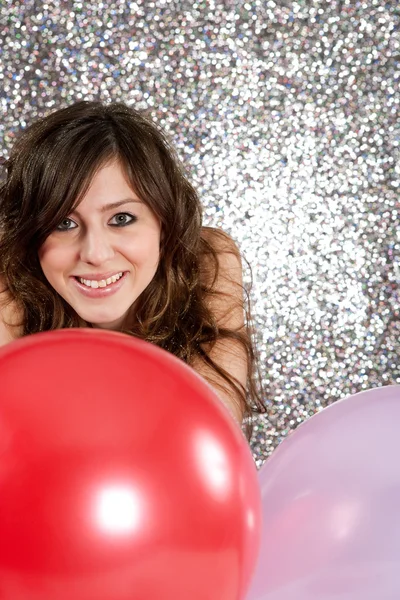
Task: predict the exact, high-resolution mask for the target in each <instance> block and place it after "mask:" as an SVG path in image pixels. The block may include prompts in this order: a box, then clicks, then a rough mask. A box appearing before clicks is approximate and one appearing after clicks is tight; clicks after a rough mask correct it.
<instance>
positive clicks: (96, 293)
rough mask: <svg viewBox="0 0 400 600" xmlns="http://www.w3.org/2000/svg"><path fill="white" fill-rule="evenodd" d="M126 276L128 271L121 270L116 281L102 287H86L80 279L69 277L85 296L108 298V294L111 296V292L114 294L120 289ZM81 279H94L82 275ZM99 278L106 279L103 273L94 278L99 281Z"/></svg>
mask: <svg viewBox="0 0 400 600" xmlns="http://www.w3.org/2000/svg"><path fill="white" fill-rule="evenodd" d="M117 272H118V273H121V271H117ZM113 274H116V273H115V272H114V273H111V275H113ZM111 275H108V277H111ZM127 276H128V271H125V272H123V275H122V277H121V278H120V279H118V281H115V282H114V283H110V285H107V286H106V287H104V288H100V287H99V288H91V287H88V286H87V285H84V284H83V283H80V281H78V280H77V279H76V276H74V277H71V279H72V282H73V284H74V285H75V287H76V289H77V290H78V292H80V293H81V294H82V295H83V296H86V297H87V298H108V296H112V295H113V294H116V293H117V292H118V290H120V289H121V287H122V286H123V285H124V283H125V280H126V278H127ZM97 277H98V276H97ZM83 279H94V277H84V278H83ZM101 279H107V277H104V275H102V276H101V278H96V280H97V281H100V280H101Z"/></svg>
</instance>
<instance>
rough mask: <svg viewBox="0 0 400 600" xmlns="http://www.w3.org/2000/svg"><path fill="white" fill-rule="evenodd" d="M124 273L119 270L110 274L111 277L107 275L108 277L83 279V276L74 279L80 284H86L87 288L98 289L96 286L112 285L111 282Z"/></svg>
mask: <svg viewBox="0 0 400 600" xmlns="http://www.w3.org/2000/svg"><path fill="white" fill-rule="evenodd" d="M123 275H124V272H123V271H121V272H120V273H116V274H115V275H112V276H111V277H108V279H100V280H97V279H84V278H83V277H75V279H76V280H77V281H79V283H80V284H81V285H84V286H86V287H87V288H92V289H95V290H96V289H98V288H105V287H108V286H110V285H112V284H113V283H116V282H117V281H118V280H119V279H121V277H122V276H123Z"/></svg>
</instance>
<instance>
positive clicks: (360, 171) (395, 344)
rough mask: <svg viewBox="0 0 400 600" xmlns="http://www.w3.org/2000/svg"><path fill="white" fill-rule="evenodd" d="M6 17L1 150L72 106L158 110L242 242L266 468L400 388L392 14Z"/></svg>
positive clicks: (262, 5)
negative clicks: (321, 424) (291, 442)
mask: <svg viewBox="0 0 400 600" xmlns="http://www.w3.org/2000/svg"><path fill="white" fill-rule="evenodd" d="M0 18H1V28H0V34H1V46H0V52H1V68H0V88H1V99H0V101H1V114H2V118H1V123H0V132H1V137H2V141H1V145H2V152H3V153H4V154H7V152H8V149H9V148H10V146H11V144H12V142H13V139H14V136H15V134H16V133H17V132H18V130H19V129H20V128H21V127H24V126H25V125H26V124H27V123H29V122H30V121H31V120H32V119H33V118H34V117H35V116H37V115H39V114H40V115H41V114H44V113H47V112H49V111H50V110H52V109H55V108H58V107H61V106H63V105H65V104H66V103H68V102H71V101H74V100H77V99H81V98H87V99H92V98H99V97H100V98H103V99H105V100H123V101H126V102H128V103H131V104H133V105H135V106H137V107H140V108H148V109H150V110H151V111H152V114H153V115H154V117H155V118H156V119H157V120H158V121H159V122H161V123H162V124H163V126H164V127H165V128H166V129H167V130H168V132H169V134H170V136H171V137H172V139H173V140H174V141H175V143H176V145H177V147H178V150H179V153H180V156H181V158H182V159H183V161H184V162H185V163H186V165H187V168H188V170H189V171H190V173H191V177H192V180H193V181H194V183H195V185H196V186H197V188H198V189H199V191H200V194H201V197H202V199H203V201H204V204H205V207H206V210H205V217H206V222H207V223H208V224H216V225H222V226H223V227H224V228H225V229H226V230H227V231H229V232H230V233H231V234H232V235H233V236H234V237H235V238H236V239H237V241H238V242H239V244H240V247H241V249H242V251H243V252H244V254H245V255H246V257H247V259H248V260H249V262H250V263H251V266H252V269H253V277H254V289H253V300H254V315H255V322H256V330H257V335H258V338H259V343H260V350H261V361H262V368H263V377H264V382H265V385H266V392H267V393H266V398H265V401H266V405H267V409H268V413H267V415H266V416H265V417H262V418H261V419H259V420H258V422H257V426H256V430H255V434H254V439H253V443H252V446H253V451H254V455H255V458H256V461H257V463H258V464H259V465H260V464H261V463H262V461H263V460H264V459H265V458H266V456H268V455H269V453H270V452H271V450H272V449H273V448H274V447H275V446H276V445H277V444H278V443H279V442H280V441H281V440H282V439H283V438H284V436H286V435H287V434H288V433H289V432H290V431H292V430H293V429H294V428H295V427H296V426H297V425H298V423H300V422H301V421H303V420H304V419H306V418H307V417H309V416H310V415H312V414H313V413H315V412H316V411H317V410H319V409H320V408H321V407H323V406H325V405H326V404H328V403H330V402H332V401H334V400H336V399H338V398H340V397H343V396H345V395H348V394H351V393H354V392H356V391H359V390H361V389H365V388H368V387H372V386H377V385H382V384H388V383H394V382H400V368H399V359H398V353H399V350H400V342H399V335H400V302H399V292H398V286H399V279H400V227H399V217H400V215H399V213H400V203H399V198H398V195H399V189H400V188H399V184H400V182H399V179H400V173H399V171H400V169H399V164H398V162H397V163H396V161H398V148H399V122H398V118H399V97H400V93H399V92H400V90H399V74H400V73H399V70H400V67H399V54H400V47H399V23H400V8H399V5H398V2H397V0H393V1H389V2H384V0H365V1H364V2H362V1H356V0H348V1H345V0H331V1H329V0H297V1H291V0H277V1H276V2H273V1H272V0H258V1H255V2H248V3H245V2H242V1H236V0H226V1H225V2H221V1H219V2H218V1H213V0H209V1H208V2H197V1H190V2H189V1H187V0H182V1H181V2H179V1H168V0H156V1H155V2H147V1H144V0H143V1H140V0H138V1H137V2H128V1H127V0H116V1H113V0H105V1H103V2H101V1H100V2H92V1H91V0H85V1H82V2H78V1H73V0H50V1H48V2H39V1H34V0H25V1H21V0H17V1H16V0H0ZM371 443H374V441H373V440H371Z"/></svg>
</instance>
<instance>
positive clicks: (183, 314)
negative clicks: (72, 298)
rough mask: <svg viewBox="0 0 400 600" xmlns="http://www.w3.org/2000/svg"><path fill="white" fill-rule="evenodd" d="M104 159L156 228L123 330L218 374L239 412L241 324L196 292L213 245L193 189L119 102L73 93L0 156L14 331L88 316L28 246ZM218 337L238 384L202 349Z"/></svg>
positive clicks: (249, 395) (0, 220)
mask: <svg viewBox="0 0 400 600" xmlns="http://www.w3.org/2000/svg"><path fill="white" fill-rule="evenodd" d="M112 160H118V161H119V162H120V164H121V165H122V167H123V168H124V170H125V173H126V175H127V177H128V180H129V181H130V183H131V185H132V188H133V189H134V190H135V192H136V193H137V194H138V195H139V197H140V198H141V200H142V201H143V202H145V203H146V204H147V205H148V206H149V207H150V208H151V210H152V211H153V212H154V213H155V215H156V216H157V217H158V218H159V219H160V222H161V231H162V234H161V239H162V243H161V249H160V261H159V265H158V269H157V272H156V274H155V276H154V278H153V280H152V281H151V283H150V284H149V285H148V287H147V288H146V289H145V290H144V291H143V293H142V294H141V296H140V298H139V299H138V302H137V303H136V305H135V319H134V321H133V320H132V319H131V322H128V321H127V322H126V324H125V327H124V328H123V331H124V332H125V333H129V334H131V335H134V336H137V337H139V338H141V339H143V340H147V341H149V342H152V343H154V344H156V345H158V346H160V347H161V348H163V349H165V350H167V351H169V352H171V353H172V354H175V355H176V356H177V357H179V358H181V359H182V360H184V361H185V362H187V363H188V364H191V363H192V362H193V360H194V359H198V357H201V359H202V360H203V361H204V362H205V363H207V364H208V365H209V366H211V368H212V369H213V370H214V372H215V373H216V374H218V375H219V376H221V377H222V378H223V380H224V381H225V382H226V383H227V384H228V386H229V388H230V389H231V390H232V394H233V397H234V398H235V399H236V401H237V403H238V405H239V406H240V408H241V410H242V411H243V413H244V415H245V417H249V416H251V414H252V413H254V412H263V411H264V407H263V404H262V402H261V400H260V397H259V384H257V383H256V378H255V354H254V350H253V345H252V341H251V335H250V330H249V327H248V325H247V326H246V327H245V328H244V329H243V328H242V329H241V330H238V331H234V330H230V329H227V328H221V327H219V326H218V324H217V323H216V321H215V318H214V316H213V314H212V312H211V311H210V310H209V309H208V308H207V304H206V302H205V298H206V296H207V294H212V293H216V292H215V291H214V290H213V285H214V284H215V280H216V277H217V273H218V254H217V251H216V250H215V247H214V246H213V245H212V244H211V243H210V242H209V241H207V239H210V237H209V236H205V235H202V232H203V231H204V229H205V228H202V220H201V205H200V202H199V198H198V196H197V193H196V192H195V190H194V188H193V187H192V186H191V184H190V183H189V181H188V179H187V177H186V176H185V174H184V171H183V168H182V166H181V165H180V162H179V160H178V159H177V156H176V154H175V151H174V150H173V148H172V147H171V145H170V144H169V142H168V140H167V139H166V137H165V135H164V134H163V133H162V131H160V130H159V128H158V127H157V126H156V125H155V124H154V123H153V122H152V121H150V120H149V119H147V118H146V116H145V115H144V114H142V113H140V112H138V111H135V110H133V109H132V108H130V107H128V106H126V105H124V104H122V103H113V104H102V103H101V102H87V101H83V102H78V103H76V104H73V105H72V106H69V107H67V108H64V109H61V110H58V111H56V112H54V113H52V114H50V115H49V116H47V117H45V118H43V119H41V120H38V121H37V122H35V123H34V124H33V125H31V126H30V127H29V128H27V129H26V130H25V131H24V132H23V134H22V135H21V137H20V138H19V139H18V140H17V141H16V143H15V145H14V147H13V149H12V151H11V155H10V158H9V159H8V160H7V161H6V163H5V167H6V169H7V178H6V180H5V182H4V183H3V184H2V186H1V187H0V226H1V236H0V277H1V278H2V280H3V282H4V284H5V285H6V288H7V290H8V293H9V296H10V298H12V299H13V300H14V301H15V302H16V304H17V306H19V307H20V309H21V311H22V315H23V323H22V324H21V326H22V335H28V334H31V333H36V332H39V331H48V330H53V329H59V328H65V327H82V326H83V327H84V326H91V325H90V323H86V322H84V321H83V320H82V319H81V318H80V317H79V315H77V313H76V312H75V311H74V310H73V309H72V308H71V306H69V305H68V304H67V303H66V302H65V301H64V299H63V298H61V297H60V296H59V295H58V294H57V292H56V291H55V290H54V289H53V288H52V287H51V286H50V284H49V283H48V282H47V279H46V278H45V276H44V274H43V272H42V269H41V266H40V263H39V259H38V250H39V248H40V246H41V245H42V244H43V242H44V241H45V239H46V238H47V236H48V235H49V234H50V233H51V232H52V231H53V230H54V229H55V228H56V227H57V225H58V224H59V223H60V222H61V221H62V220H63V219H64V218H66V217H67V216H68V215H69V214H70V213H71V211H72V210H73V209H74V207H75V206H77V204H79V202H80V200H81V199H82V198H83V196H84V194H85V192H86V191H87V189H88V187H89V185H90V182H91V180H92V178H93V176H94V175H95V173H96V172H97V171H98V170H99V169H100V168H101V167H102V166H104V165H105V164H107V163H109V162H110V161H112ZM214 233H215V235H219V236H222V237H223V235H224V234H222V233H218V232H217V231H216V230H214ZM213 235H214V234H213ZM206 255H207V261H208V264H209V263H210V260H211V263H212V264H213V273H214V277H212V278H211V279H210V281H208V282H207V283H206V282H205V281H204V277H201V261H202V257H204V256H206ZM244 305H245V303H244ZM244 307H245V306H244ZM221 338H225V339H232V340H235V341H236V343H239V344H240V345H241V346H242V347H243V348H244V350H245V352H246V355H247V360H248V373H249V376H248V382H247V383H248V385H247V389H246V390H245V389H243V386H241V385H240V384H239V383H238V381H236V380H235V379H234V378H233V377H232V376H231V375H230V374H229V373H228V372H226V371H225V370H223V369H221V368H220V367H219V366H218V365H217V364H215V362H214V361H213V360H212V358H211V357H210V354H209V349H210V348H212V346H213V344H215V342H216V341H217V340H218V339H221ZM206 348H207V349H208V350H206ZM247 431H248V433H249V432H250V429H249V428H247Z"/></svg>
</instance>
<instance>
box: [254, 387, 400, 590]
mask: <svg viewBox="0 0 400 600" xmlns="http://www.w3.org/2000/svg"><path fill="white" fill-rule="evenodd" d="M399 429H400V386H388V387H383V388H378V389H374V390H369V391H366V392H362V393H360V394H356V395H354V396H351V397H349V398H346V399H345V400H341V401H339V402H336V403H335V404H332V405H331V406H329V407H328V408H326V409H325V410H323V411H321V412H320V413H318V414H317V415H315V416H313V417H312V418H311V419H309V420H308V421H306V422H305V423H303V424H302V425H301V426H300V427H299V428H298V429H297V430H296V431H295V432H294V433H293V434H292V435H291V436H290V437H289V438H288V439H286V440H285V441H284V442H283V443H282V444H281V445H280V446H279V447H278V448H277V449H276V450H275V452H274V453H273V455H272V456H271V457H270V459H269V460H268V461H267V462H266V463H265V465H264V466H263V467H262V469H261V470H260V473H259V480H260V485H261V492H262V503H263V529H262V543H261V551H260V555H259V560H258V566H257V569H256V573H255V576H254V578H253V582H252V586H251V589H250V592H249V594H248V596H247V600H398V599H399V598H400V435H399V433H400V431H399Z"/></svg>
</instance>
